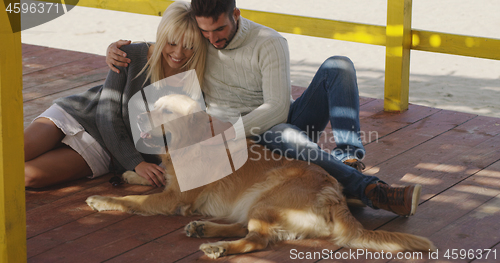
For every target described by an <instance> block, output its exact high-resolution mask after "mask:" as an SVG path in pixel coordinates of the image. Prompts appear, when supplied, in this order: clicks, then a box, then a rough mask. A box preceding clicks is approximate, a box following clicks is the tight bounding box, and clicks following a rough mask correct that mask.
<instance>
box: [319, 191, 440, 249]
mask: <svg viewBox="0 0 500 263" xmlns="http://www.w3.org/2000/svg"><path fill="white" fill-rule="evenodd" d="M341 193H342V189H341V186H340V185H339V184H333V185H332V186H330V187H325V188H323V190H322V191H321V192H320V193H319V194H318V196H317V199H316V202H317V203H316V209H317V211H318V212H319V213H325V214H328V216H329V217H330V218H329V221H330V222H331V223H330V234H331V237H332V238H333V241H334V242H335V243H336V244H337V245H339V246H346V247H351V248H362V249H374V250H379V251H380V250H385V251H429V249H430V250H431V251H434V250H435V247H434V245H433V244H432V242H431V241H429V240H428V239H427V238H424V237H420V236H415V235H411V234H405V233H397V232H387V231H383V230H375V231H372V230H366V229H364V228H363V225H361V223H360V222H359V221H358V220H356V218H354V216H353V215H352V214H351V211H349V208H348V207H347V203H346V201H345V197H344V196H343V195H342V194H341ZM327 207H328V208H327ZM322 209H325V210H327V209H328V210H329V211H325V210H323V211H322V212H320V210H322Z"/></svg>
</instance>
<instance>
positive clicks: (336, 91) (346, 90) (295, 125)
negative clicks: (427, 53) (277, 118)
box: [256, 56, 380, 206]
mask: <svg viewBox="0 0 500 263" xmlns="http://www.w3.org/2000/svg"><path fill="white" fill-rule="evenodd" d="M328 122H330V123H331V126H332V131H333V135H334V138H335V143H336V145H337V147H336V148H335V149H334V150H333V151H332V152H331V153H328V152H326V151H324V150H321V148H320V147H319V146H318V144H317V142H318V139H319V136H320V135H321V133H322V132H323V130H324V129H325V127H326V125H327V124H328ZM256 140H257V142H258V143H260V144H262V145H264V146H266V147H267V148H269V149H270V150H272V151H274V152H278V153H281V154H282V155H284V156H287V157H290V158H295V159H298V160H303V161H308V162H311V163H314V164H317V165H319V166H320V167H322V168H323V169H325V170H326V171H327V172H328V173H329V174H330V175H332V176H333V177H335V179H337V180H338V181H339V182H340V183H341V184H342V185H343V186H344V192H345V193H346V194H350V195H353V196H356V197H358V198H360V199H361V200H362V201H363V203H365V204H367V205H368V206H372V203H371V201H370V200H368V198H366V196H365V194H364V190H365V188H366V186H367V185H369V184H372V183H376V182H377V181H380V180H379V179H378V178H377V177H374V176H366V175H363V174H362V173H360V172H359V171H358V170H356V169H354V168H352V167H350V166H348V165H345V164H344V163H343V161H345V160H346V159H350V158H357V159H363V157H364V155H365V149H364V147H363V144H362V142H361V138H360V124H359V94H358V85H357V81H356V71H355V69H354V65H353V63H352V62H351V60H350V59H349V58H346V57H338V56H336V57H331V58H329V59H327V60H326V61H325V62H324V63H323V64H322V65H321V67H320V68H319V70H318V72H317V73H316V75H315V76H314V78H313V80H312V82H311V84H310V85H309V87H308V88H307V89H306V90H305V91H304V93H303V94H302V95H301V96H300V98H298V99H297V100H296V101H294V102H293V103H292V105H291V107H290V113H289V115H288V121H287V123H282V124H278V125H276V126H274V127H272V128H271V129H269V130H268V131H266V132H265V133H263V134H262V135H260V136H259V137H258V138H256Z"/></svg>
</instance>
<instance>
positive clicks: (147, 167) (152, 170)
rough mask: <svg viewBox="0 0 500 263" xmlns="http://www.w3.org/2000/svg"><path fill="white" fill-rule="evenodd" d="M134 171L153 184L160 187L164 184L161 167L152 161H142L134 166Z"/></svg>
mask: <svg viewBox="0 0 500 263" xmlns="http://www.w3.org/2000/svg"><path fill="white" fill-rule="evenodd" d="M135 172H136V173H137V174H138V175H139V176H140V177H142V178H144V179H146V180H148V181H149V182H150V183H151V185H153V186H156V187H160V186H164V185H165V184H166V181H165V176H164V175H163V173H164V170H163V168H161V167H160V166H158V165H156V164H154V163H148V162H142V163H140V164H138V165H137V166H136V167H135Z"/></svg>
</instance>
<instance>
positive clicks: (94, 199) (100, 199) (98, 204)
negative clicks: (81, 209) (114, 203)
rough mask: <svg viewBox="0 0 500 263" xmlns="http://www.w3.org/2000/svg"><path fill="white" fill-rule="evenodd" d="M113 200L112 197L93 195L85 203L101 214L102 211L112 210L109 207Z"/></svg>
mask: <svg viewBox="0 0 500 263" xmlns="http://www.w3.org/2000/svg"><path fill="white" fill-rule="evenodd" d="M111 200H112V199H111V197H106V196H100V195H93V196H89V197H88V198H87V200H86V201H85V202H86V203H87V205H89V206H90V207H91V208H92V209H94V210H96V211H99V212H100V211H106V210H112V209H111V208H110V206H109V203H110V201H111Z"/></svg>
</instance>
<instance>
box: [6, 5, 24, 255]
mask: <svg viewBox="0 0 500 263" xmlns="http://www.w3.org/2000/svg"><path fill="white" fill-rule="evenodd" d="M9 2H11V3H14V2H16V3H19V2H20V1H19V0H14V1H9ZM0 6H1V8H2V10H0V39H1V40H0V262H16V263H17V262H21V263H22V262H26V261H27V254H26V208H25V193H24V147H23V96H22V57H21V56H22V55H21V32H17V33H12V29H11V26H10V25H11V24H10V21H9V17H8V15H7V11H6V10H5V9H6V8H4V7H3V5H0ZM11 15H12V16H11V18H12V19H13V21H14V22H15V23H17V24H18V25H20V21H21V20H20V18H21V17H20V15H19V14H17V15H14V14H11Z"/></svg>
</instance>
